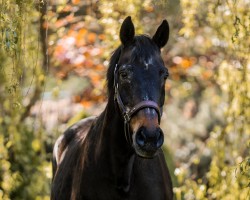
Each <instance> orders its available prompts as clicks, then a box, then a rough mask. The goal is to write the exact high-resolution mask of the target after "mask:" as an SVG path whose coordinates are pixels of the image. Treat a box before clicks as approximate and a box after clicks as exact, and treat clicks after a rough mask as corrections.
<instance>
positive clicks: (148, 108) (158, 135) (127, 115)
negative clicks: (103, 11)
mask: <svg viewBox="0 0 250 200" xmlns="http://www.w3.org/2000/svg"><path fill="white" fill-rule="evenodd" d="M168 37H169V26H168V22H167V21H166V20H164V21H163V22H162V24H161V25H160V26H159V27H158V29H157V31H156V33H155V34H154V36H153V37H152V38H150V37H148V36H146V35H137V36H135V29H134V25H133V22H132V20H131V17H127V18H126V19H125V20H124V22H123V23H122V26H121V29H120V40H121V43H122V44H121V46H120V47H119V48H118V50H117V51H116V52H115V53H114V54H113V59H112V58H111V63H110V66H111V65H113V67H110V68H109V70H108V76H111V75H110V74H112V73H113V77H112V78H109V77H108V80H109V79H112V81H111V80H109V85H110V86H109V88H110V90H111V87H112V89H114V90H115V91H114V97H115V101H116V104H117V105H118V107H119V110H120V112H121V114H122V116H123V120H124V127H125V134H126V139H127V141H128V142H129V143H131V145H132V146H133V148H134V150H135V152H136V154H137V155H139V156H141V157H144V158H152V157H153V156H154V155H155V154H156V152H157V150H158V149H159V148H160V147H161V146H162V144H163V141H164V135H163V132H162V130H161V128H160V121H161V115H162V107H163V104H164V100H165V82H166V79H167V77H168V70H167V68H166V67H165V66H164V62H163V60H162V57H161V51H160V49H161V48H162V47H163V46H164V45H165V44H166V43H167V41H168ZM114 57H116V59H114ZM110 82H113V85H112V86H111V83H110Z"/></svg>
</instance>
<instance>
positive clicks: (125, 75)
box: [120, 72, 128, 79]
mask: <svg viewBox="0 0 250 200" xmlns="http://www.w3.org/2000/svg"><path fill="white" fill-rule="evenodd" d="M120 76H121V78H122V79H127V78H128V73H127V72H121V73H120Z"/></svg>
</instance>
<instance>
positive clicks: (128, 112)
mask: <svg viewBox="0 0 250 200" xmlns="http://www.w3.org/2000/svg"><path fill="white" fill-rule="evenodd" d="M117 74H118V64H116V66H115V70H114V88H115V95H114V100H115V102H117V104H118V107H119V109H120V111H121V114H122V116H123V119H124V132H125V137H126V140H127V142H128V143H130V144H131V143H132V138H131V134H130V133H129V132H130V127H129V122H130V120H131V118H132V116H133V115H134V114H135V113H137V112H138V111H140V110H142V109H144V108H153V109H155V110H156V112H157V114H158V122H159V124H160V121H161V115H162V108H160V107H159V106H158V104H157V103H156V102H154V101H149V100H148V101H141V102H139V103H138V104H136V105H135V106H134V107H133V108H131V109H126V107H125V106H124V104H123V102H122V99H121V96H120V93H119V90H118V87H119V85H118V81H117Z"/></svg>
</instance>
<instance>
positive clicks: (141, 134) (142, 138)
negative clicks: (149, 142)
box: [136, 128, 146, 147]
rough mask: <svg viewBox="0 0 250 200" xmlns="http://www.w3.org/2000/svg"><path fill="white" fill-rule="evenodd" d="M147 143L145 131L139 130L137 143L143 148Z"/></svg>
mask: <svg viewBox="0 0 250 200" xmlns="http://www.w3.org/2000/svg"><path fill="white" fill-rule="evenodd" d="M145 142H146V136H145V134H144V132H143V129H142V128H141V129H139V130H138V131H137V134H136V143H137V144H138V145H139V146H140V147H143V146H144V145H145Z"/></svg>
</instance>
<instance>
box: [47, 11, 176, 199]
mask: <svg viewBox="0 0 250 200" xmlns="http://www.w3.org/2000/svg"><path fill="white" fill-rule="evenodd" d="M168 38H169V25H168V22H167V20H163V21H162V23H161V25H160V26H159V27H158V28H157V30H156V32H155V34H154V36H153V37H152V38H151V37H149V36H148V35H135V28H134V24H133V22H132V19H131V17H130V16H128V17H127V18H126V19H125V20H124V21H123V23H122V25H121V28H120V41H121V45H120V46H119V47H118V48H117V49H116V50H115V51H114V52H113V54H112V56H111V58H110V62H109V67H108V70H107V89H108V100H107V105H106V107H105V109H104V111H103V112H102V113H101V114H100V115H99V116H98V117H88V118H85V119H82V120H80V121H79V122H77V123H75V124H74V125H72V126H71V127H70V128H68V129H67V130H66V131H65V132H64V134H63V135H62V136H60V137H59V138H58V139H57V141H56V143H55V145H54V149H53V179H52V189H51V199H52V200H69V199H71V200H119V199H122V200H135V199H136V200H170V199H171V200H172V199H173V187H172V181H171V177H170V173H169V170H168V167H167V164H166V162H165V158H164V154H163V150H162V149H161V146H162V145H163V142H164V135H163V131H162V130H161V128H160V122H161V116H162V110H163V109H162V108H163V105H164V100H165V82H166V79H167V78H168V70H167V68H166V67H165V66H164V62H163V59H162V57H161V48H162V47H163V46H165V44H166V43H167V41H168Z"/></svg>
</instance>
